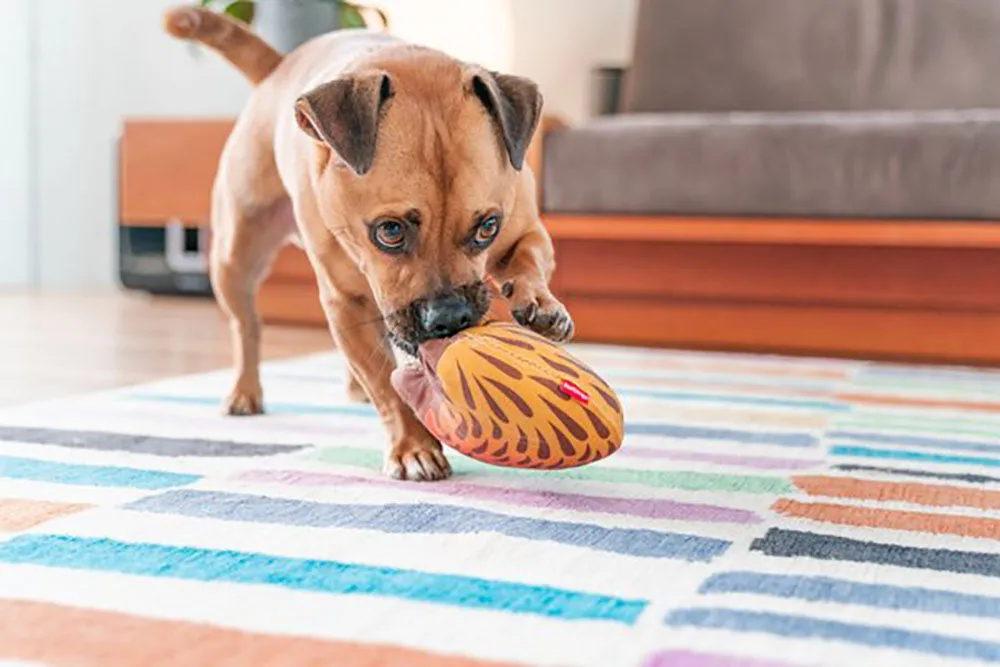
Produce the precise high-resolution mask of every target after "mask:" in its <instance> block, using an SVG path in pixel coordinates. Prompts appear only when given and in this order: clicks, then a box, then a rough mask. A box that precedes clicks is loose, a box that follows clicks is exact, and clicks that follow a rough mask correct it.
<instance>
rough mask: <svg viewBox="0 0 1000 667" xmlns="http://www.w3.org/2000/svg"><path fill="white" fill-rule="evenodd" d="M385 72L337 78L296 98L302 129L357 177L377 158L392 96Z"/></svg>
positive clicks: (364, 172) (390, 82) (297, 115)
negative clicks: (382, 121) (385, 111)
mask: <svg viewBox="0 0 1000 667" xmlns="http://www.w3.org/2000/svg"><path fill="white" fill-rule="evenodd" d="M392 92H393V91H392V81H391V80H390V79H389V75H388V74H386V73H385V72H381V71H379V72H369V73H364V74H352V75H348V76H344V77H341V78H339V79H334V80H333V81H330V82H328V83H324V84H323V85H321V86H319V87H317V88H315V89H313V90H311V91H310V92H308V93H306V94H305V95H302V96H301V97H299V99H298V100H296V101H295V120H296V122H297V123H298V124H299V127H300V128H302V131H303V132H305V133H306V134H308V135H309V136H311V137H312V138H313V139H315V140H316V141H322V142H323V143H325V144H327V145H328V146H330V148H332V149H333V150H334V151H336V153H337V155H339V156H340V158H341V159H342V160H343V161H344V162H345V163H347V165H348V166H349V167H350V168H351V169H352V170H353V171H354V173H356V174H357V175H358V176H364V175H365V174H366V173H368V170H370V169H371V168H372V163H373V162H374V161H375V146H376V143H377V140H378V123H379V118H380V117H381V115H382V109H383V107H384V106H385V103H386V102H387V101H388V100H389V98H391V97H392Z"/></svg>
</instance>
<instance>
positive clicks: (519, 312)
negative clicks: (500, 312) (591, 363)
mask: <svg viewBox="0 0 1000 667" xmlns="http://www.w3.org/2000/svg"><path fill="white" fill-rule="evenodd" d="M503 295H504V296H506V297H507V298H509V299H510V307H511V312H512V313H513V314H514V319H516V320H517V321H518V323H519V324H521V325H523V326H526V327H528V328H529V329H531V330H532V331H534V332H535V333H537V334H539V335H542V336H545V337H546V338H548V339H550V340H553V341H555V342H557V343H566V342H568V341H570V340H572V338H573V332H574V326H573V318H572V317H570V314H569V311H568V310H566V307H565V306H564V305H562V304H561V303H559V300H558V299H556V298H555V297H554V296H552V293H551V292H549V290H548V288H547V287H543V288H540V289H539V288H535V287H533V286H532V285H531V284H530V283H528V282H523V281H519V280H512V281H510V282H507V283H505V284H504V286H503Z"/></svg>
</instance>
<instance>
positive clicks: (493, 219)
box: [471, 213, 500, 250]
mask: <svg viewBox="0 0 1000 667" xmlns="http://www.w3.org/2000/svg"><path fill="white" fill-rule="evenodd" d="M499 233H500V216H499V215H497V214H495V213H494V214H491V215H488V216H486V217H485V218H483V219H482V220H480V221H479V225H478V226H477V227H476V231H475V232H474V233H473V235H472V240H471V245H472V247H473V248H475V249H476V250H481V249H483V248H486V247H487V246H489V245H490V244H491V243H493V241H494V240H495V239H496V237H497V234H499Z"/></svg>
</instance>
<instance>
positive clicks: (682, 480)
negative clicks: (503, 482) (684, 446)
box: [316, 447, 795, 494]
mask: <svg viewBox="0 0 1000 667" xmlns="http://www.w3.org/2000/svg"><path fill="white" fill-rule="evenodd" d="M316 458H317V459H318V460H320V461H323V462H324V463H332V464H337V465H346V466H353V467H357V468H366V469H369V470H379V469H381V467H382V453H381V452H379V451H376V450H372V449H362V448H359V447H328V448H323V449H320V450H319V451H318V452H317V453H316ZM448 460H449V462H450V463H451V467H452V470H453V472H454V473H455V474H456V475H475V474H487V475H505V476H514V477H531V476H534V477H539V476H544V477H550V478H553V479H572V480H580V481H587V482H606V483H611V484H640V485H642V486H651V487H656V488H663V489H679V490H682V491H721V492H726V493H766V494H782V493H792V492H794V491H795V487H794V486H793V485H792V484H791V482H789V481H788V480H786V479H784V478H782V477H770V476H766V475H730V474H722V473H712V472H700V471H690V470H689V471H675V470H636V469H634V468H611V467H606V466H601V467H583V468H571V469H568V470H525V469H519V468H503V467H500V466H492V465H487V464H485V463H480V462H478V461H475V460H473V459H469V458H467V457H464V456H460V455H453V456H450V457H449V458H448Z"/></svg>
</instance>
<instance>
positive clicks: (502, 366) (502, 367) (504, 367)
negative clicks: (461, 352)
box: [475, 350, 524, 380]
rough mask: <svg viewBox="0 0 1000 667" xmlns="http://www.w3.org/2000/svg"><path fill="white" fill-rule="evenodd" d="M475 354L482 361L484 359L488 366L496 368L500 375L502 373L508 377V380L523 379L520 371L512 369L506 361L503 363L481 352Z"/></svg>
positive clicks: (477, 351)
mask: <svg viewBox="0 0 1000 667" xmlns="http://www.w3.org/2000/svg"><path fill="white" fill-rule="evenodd" d="M475 353H476V354H478V355H479V356H480V357H482V358H483V359H485V360H486V361H487V362H488V363H489V364H490V365H492V366H493V367H494V368H496V369H497V370H498V371H500V372H501V373H503V374H504V375H506V376H507V377H510V378H512V379H514V380H520V379H521V378H523V377H524V375H523V374H522V373H521V371H519V370H517V369H516V368H514V367H513V366H511V365H510V364H508V363H507V362H506V361H503V360H501V359H497V358H496V357H494V356H493V355H491V354H486V353H485V352H482V351H481V350H475Z"/></svg>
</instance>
